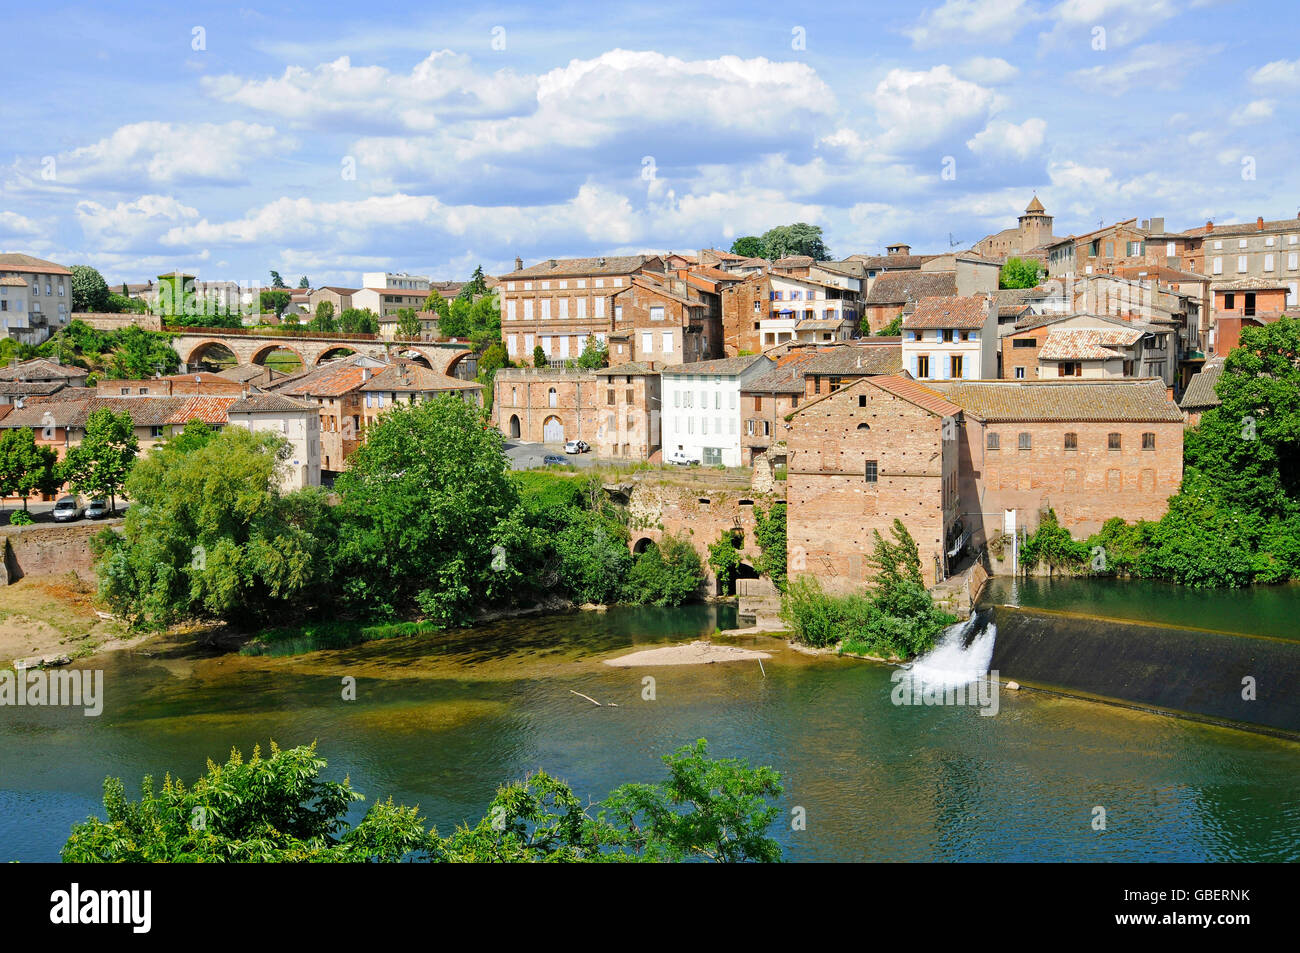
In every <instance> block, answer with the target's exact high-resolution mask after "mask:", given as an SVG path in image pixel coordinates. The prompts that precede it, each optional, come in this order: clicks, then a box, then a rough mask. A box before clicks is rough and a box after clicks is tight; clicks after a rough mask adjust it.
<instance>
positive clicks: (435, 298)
mask: <svg viewBox="0 0 1300 953" xmlns="http://www.w3.org/2000/svg"><path fill="white" fill-rule="evenodd" d="M424 310H425V311H430V312H432V313H434V314H436V315H437V316H438V329H439V333H440V334H442V336H443V337H451V336H452V335H450V334H448V333H447V332H446V331H443V330H442V321H443V319H444V318H446V317H447V315H449V314H450V313H451V306H450V305H448V304H447V299H446V298H444V297H443V296H442V295H441V294H439V293H438V292H436V291H431V292H429V297H427V298H425V299H424Z"/></svg>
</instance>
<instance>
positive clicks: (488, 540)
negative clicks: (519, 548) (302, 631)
mask: <svg viewBox="0 0 1300 953" xmlns="http://www.w3.org/2000/svg"><path fill="white" fill-rule="evenodd" d="M507 462H508V461H507V460H506V458H505V455H504V454H503V452H502V437H501V434H500V432H499V431H497V430H496V429H493V428H489V427H485V426H484V425H483V420H482V415H481V412H480V411H479V410H478V409H477V408H475V407H471V406H470V405H469V404H467V403H466V402H465V401H463V400H461V399H460V398H458V397H453V396H450V395H446V396H442V397H439V398H437V399H435V400H432V401H427V402H424V403H420V404H414V405H400V406H396V407H394V408H393V409H392V410H389V411H386V412H385V413H384V414H383V415H382V416H380V417H379V418H378V420H377V421H376V423H374V424H373V425H371V426H370V427H369V428H368V429H367V431H366V435H365V443H364V444H362V446H361V447H360V448H359V449H358V450H357V451H356V452H355V453H354V454H353V455H352V456H351V457H350V458H349V460H348V469H347V470H346V471H345V472H344V473H343V474H342V475H340V476H339V478H338V480H337V482H336V483H335V489H336V491H337V492H338V493H339V495H340V496H341V497H342V502H341V503H340V504H339V509H340V515H341V516H342V525H341V530H340V549H339V568H340V571H339V573H338V577H337V578H338V579H340V580H342V590H343V593H344V595H345V596H346V598H347V599H348V600H349V601H350V602H351V603H352V604H353V605H355V606H357V607H358V608H359V609H361V610H364V611H366V612H370V613H373V614H376V615H381V616H391V615H395V614H398V613H406V612H410V611H412V610H417V611H419V612H420V613H422V614H423V615H424V616H425V617H426V618H428V619H429V620H430V621H432V622H434V623H435V624H439V625H453V624H458V623H462V622H464V621H465V620H467V619H468V618H469V615H470V613H471V611H472V610H473V608H474V607H476V606H477V605H480V604H481V603H482V601H483V600H484V598H485V597H487V596H489V595H491V594H492V593H493V592H494V586H496V585H498V584H503V583H504V582H506V581H507V579H508V578H509V577H508V576H506V575H503V574H502V573H499V572H497V571H496V570H494V569H492V564H493V562H494V552H493V549H492V547H493V545H494V544H495V543H497V540H496V538H495V536H494V534H495V531H496V529H497V526H498V524H499V523H501V522H502V521H503V520H505V518H506V517H507V516H508V514H509V513H510V512H511V511H512V510H513V509H514V507H515V505H516V503H517V500H518V496H517V492H516V490H515V485H514V483H513V482H511V480H510V479H509V478H508V476H507V471H506V467H507Z"/></svg>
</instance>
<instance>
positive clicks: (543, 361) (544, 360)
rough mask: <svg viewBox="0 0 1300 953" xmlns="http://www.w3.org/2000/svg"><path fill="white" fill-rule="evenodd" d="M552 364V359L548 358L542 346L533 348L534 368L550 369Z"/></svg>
mask: <svg viewBox="0 0 1300 953" xmlns="http://www.w3.org/2000/svg"><path fill="white" fill-rule="evenodd" d="M550 364H551V361H550V358H548V357H547V356H546V352H545V351H544V350H542V346H541V345H540V344H538V345H536V346H535V347H534V348H533V367H549V366H550Z"/></svg>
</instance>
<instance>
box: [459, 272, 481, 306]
mask: <svg viewBox="0 0 1300 953" xmlns="http://www.w3.org/2000/svg"><path fill="white" fill-rule="evenodd" d="M487 293H488V286H487V279H486V278H484V277H483V266H482V265H478V266H477V267H475V269H474V274H472V275H470V276H469V281H467V282H465V284H464V285H462V286H461V289H460V292H459V293H458V294H457V295H456V299H457V300H458V301H466V302H469V301H473V300H474V299H475V298H477V297H479V296H480V295H485V294H487Z"/></svg>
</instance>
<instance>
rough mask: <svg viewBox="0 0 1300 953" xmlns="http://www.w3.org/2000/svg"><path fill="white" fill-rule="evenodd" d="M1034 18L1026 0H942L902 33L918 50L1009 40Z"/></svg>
mask: <svg viewBox="0 0 1300 953" xmlns="http://www.w3.org/2000/svg"><path fill="white" fill-rule="evenodd" d="M1033 16H1034V11H1033V9H1032V8H1031V7H1029V5H1028V4H1027V3H1026V2H1025V0H945V2H944V4H943V6H941V7H938V8H937V9H935V10H928V11H926V13H925V15H924V16H922V17H921V19H920V21H919V22H918V23H917V25H916V26H915V27H913V28H912V29H910V30H904V31H903V32H904V33H905V34H906V35H907V36H908V37H910V38H911V40H912V43H913V44H914V45H916V46H918V47H922V46H938V45H941V44H945V43H961V42H970V41H975V40H991V39H999V40H1005V41H1010V40H1011V39H1012V38H1013V37H1014V36H1015V34H1016V32H1017V31H1018V30H1019V29H1020V27H1021V26H1023V25H1024V24H1025V23H1027V22H1028V21H1029V20H1030V19H1031V18H1032V17H1033Z"/></svg>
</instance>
